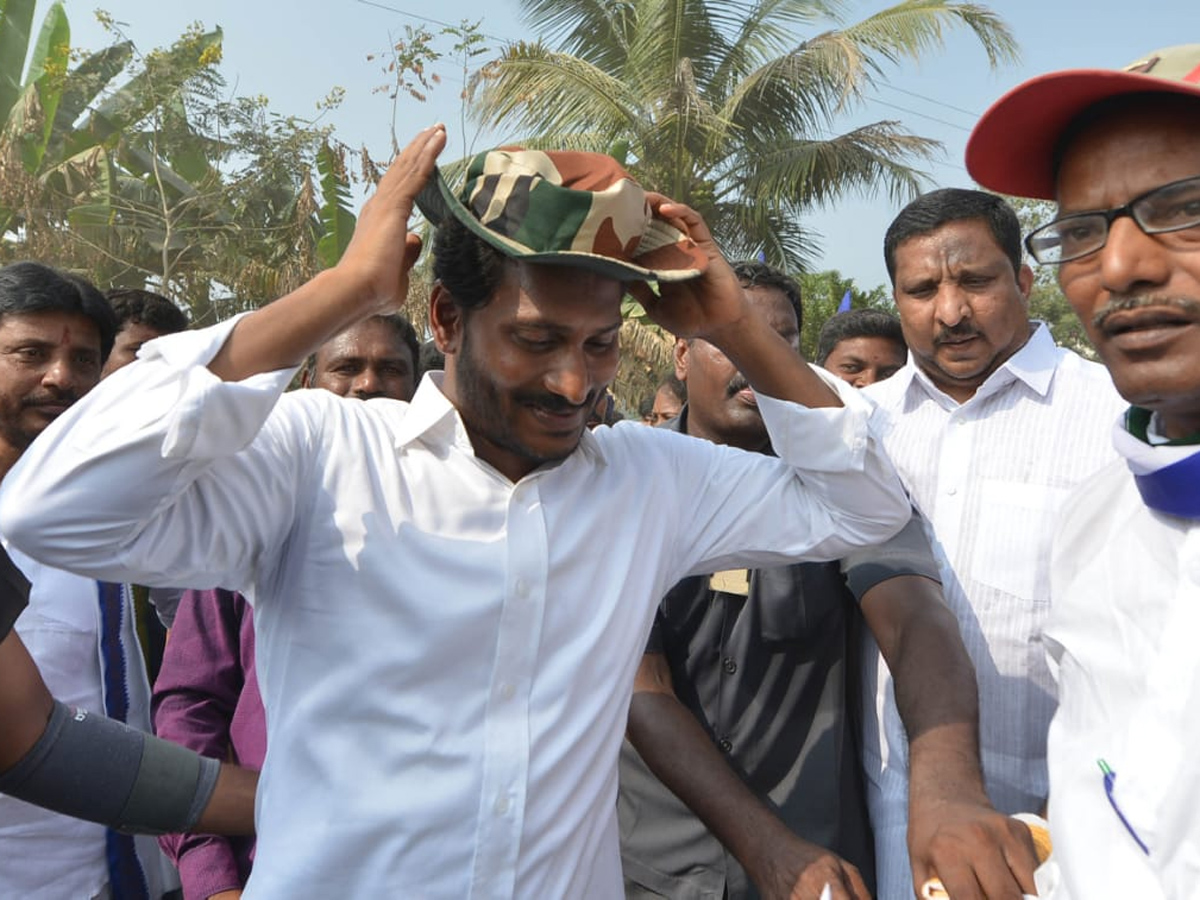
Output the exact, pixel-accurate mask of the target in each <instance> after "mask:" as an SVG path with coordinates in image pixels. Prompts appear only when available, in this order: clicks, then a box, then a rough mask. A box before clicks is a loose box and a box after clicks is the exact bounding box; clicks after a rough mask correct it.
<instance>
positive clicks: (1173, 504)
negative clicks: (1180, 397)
mask: <svg viewBox="0 0 1200 900" xmlns="http://www.w3.org/2000/svg"><path fill="white" fill-rule="evenodd" d="M1150 415H1151V414H1150V411H1149V410H1146V409H1140V408H1139V407H1136V406H1134V407H1131V408H1130V410H1129V412H1128V413H1127V414H1126V417H1125V428H1126V429H1127V430H1128V431H1129V433H1130V434H1131V435H1133V436H1134V437H1136V438H1138V439H1139V440H1141V441H1144V442H1146V443H1149V441H1148V440H1147V435H1148V431H1149V427H1150ZM1155 446H1161V447H1182V446H1194V447H1195V448H1196V450H1195V452H1194V453H1192V454H1190V455H1184V456H1182V457H1181V456H1180V455H1179V453H1178V451H1177V452H1175V453H1172V454H1163V455H1164V456H1165V457H1167V458H1166V459H1164V460H1163V465H1161V466H1160V467H1158V468H1153V469H1151V470H1150V471H1146V472H1141V473H1135V474H1134V476H1133V480H1134V482H1135V483H1136V484H1137V489H1138V493H1140V494H1141V495H1142V502H1143V503H1145V504H1146V505H1147V506H1148V507H1150V508H1151V509H1153V510H1155V511H1156V512H1160V513H1165V514H1166V515H1168V516H1178V517H1180V518H1183V519H1192V520H1196V521H1200V434H1192V435H1188V436H1187V437H1185V438H1179V439H1176V440H1169V441H1165V442H1163V443H1162V444H1158V445H1155ZM1142 462H1143V465H1144V463H1145V459H1144V458H1143V459H1142Z"/></svg>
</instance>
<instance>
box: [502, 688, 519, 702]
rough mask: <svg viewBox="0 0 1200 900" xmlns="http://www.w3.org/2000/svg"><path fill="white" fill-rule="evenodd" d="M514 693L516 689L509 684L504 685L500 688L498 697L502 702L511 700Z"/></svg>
mask: <svg viewBox="0 0 1200 900" xmlns="http://www.w3.org/2000/svg"><path fill="white" fill-rule="evenodd" d="M516 692H517V689H516V688H514V687H513V686H512V685H511V684H506V685H503V686H501V688H500V697H501V698H502V699H504V700H511V699H512V698H513V694H515V693H516Z"/></svg>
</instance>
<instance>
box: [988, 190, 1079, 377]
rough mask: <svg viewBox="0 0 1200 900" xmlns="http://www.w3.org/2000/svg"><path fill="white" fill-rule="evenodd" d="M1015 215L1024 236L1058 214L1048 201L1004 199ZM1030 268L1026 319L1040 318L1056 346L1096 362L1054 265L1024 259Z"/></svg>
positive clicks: (1021, 198) (1019, 198)
mask: <svg viewBox="0 0 1200 900" xmlns="http://www.w3.org/2000/svg"><path fill="white" fill-rule="evenodd" d="M1004 199H1005V200H1007V201H1008V202H1009V204H1010V205H1011V206H1012V208H1013V209H1015V210H1016V212H1017V219H1018V220H1019V221H1020V223H1021V234H1022V235H1027V234H1029V232H1031V231H1033V229H1035V228H1037V227H1038V226H1040V225H1045V224H1046V223H1047V222H1049V221H1051V220H1052V219H1053V218H1054V217H1055V215H1056V214H1057V209H1056V207H1055V205H1054V204H1053V203H1051V202H1049V201H1048V200H1030V199H1027V198H1025V197H1005V198H1004ZM1027 262H1028V263H1029V264H1030V266H1031V267H1032V268H1033V290H1032V291H1030V293H1029V316H1030V318H1033V319H1041V320H1042V321H1044V322H1045V323H1046V324H1047V325H1049V326H1050V333H1051V334H1052V335H1053V336H1054V341H1055V343H1057V344H1059V345H1060V346H1063V347H1067V348H1068V349H1070V350H1074V351H1075V352H1076V353H1078V354H1079V355H1080V356H1084V357H1086V358H1087V359H1096V350H1095V348H1094V347H1093V346H1092V342H1091V341H1090V340H1089V339H1088V336H1087V332H1086V331H1085V330H1084V328H1083V323H1081V322H1080V321H1079V317H1078V316H1076V315H1075V311H1074V310H1073V309H1071V304H1070V303H1068V302H1067V298H1066V297H1065V296H1063V292H1062V290H1061V289H1060V288H1059V286H1058V269H1057V267H1055V266H1040V265H1038V264H1037V263H1035V262H1034V261H1033V260H1027Z"/></svg>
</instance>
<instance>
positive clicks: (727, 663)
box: [721, 656, 737, 675]
mask: <svg viewBox="0 0 1200 900" xmlns="http://www.w3.org/2000/svg"><path fill="white" fill-rule="evenodd" d="M721 666H722V668H724V669H725V672H726V674H728V675H732V674H733V673H734V672H736V671H737V662H736V661H734V660H732V659H730V658H729V657H728V656H727V657H725V659H724V660H723V661H722V662H721Z"/></svg>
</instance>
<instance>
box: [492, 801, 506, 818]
mask: <svg viewBox="0 0 1200 900" xmlns="http://www.w3.org/2000/svg"><path fill="white" fill-rule="evenodd" d="M493 808H494V809H495V810H496V815H498V816H503V815H506V814H507V813H508V798H507V797H505V796H500V797H497V798H496V805H495V806H494V807H493Z"/></svg>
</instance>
